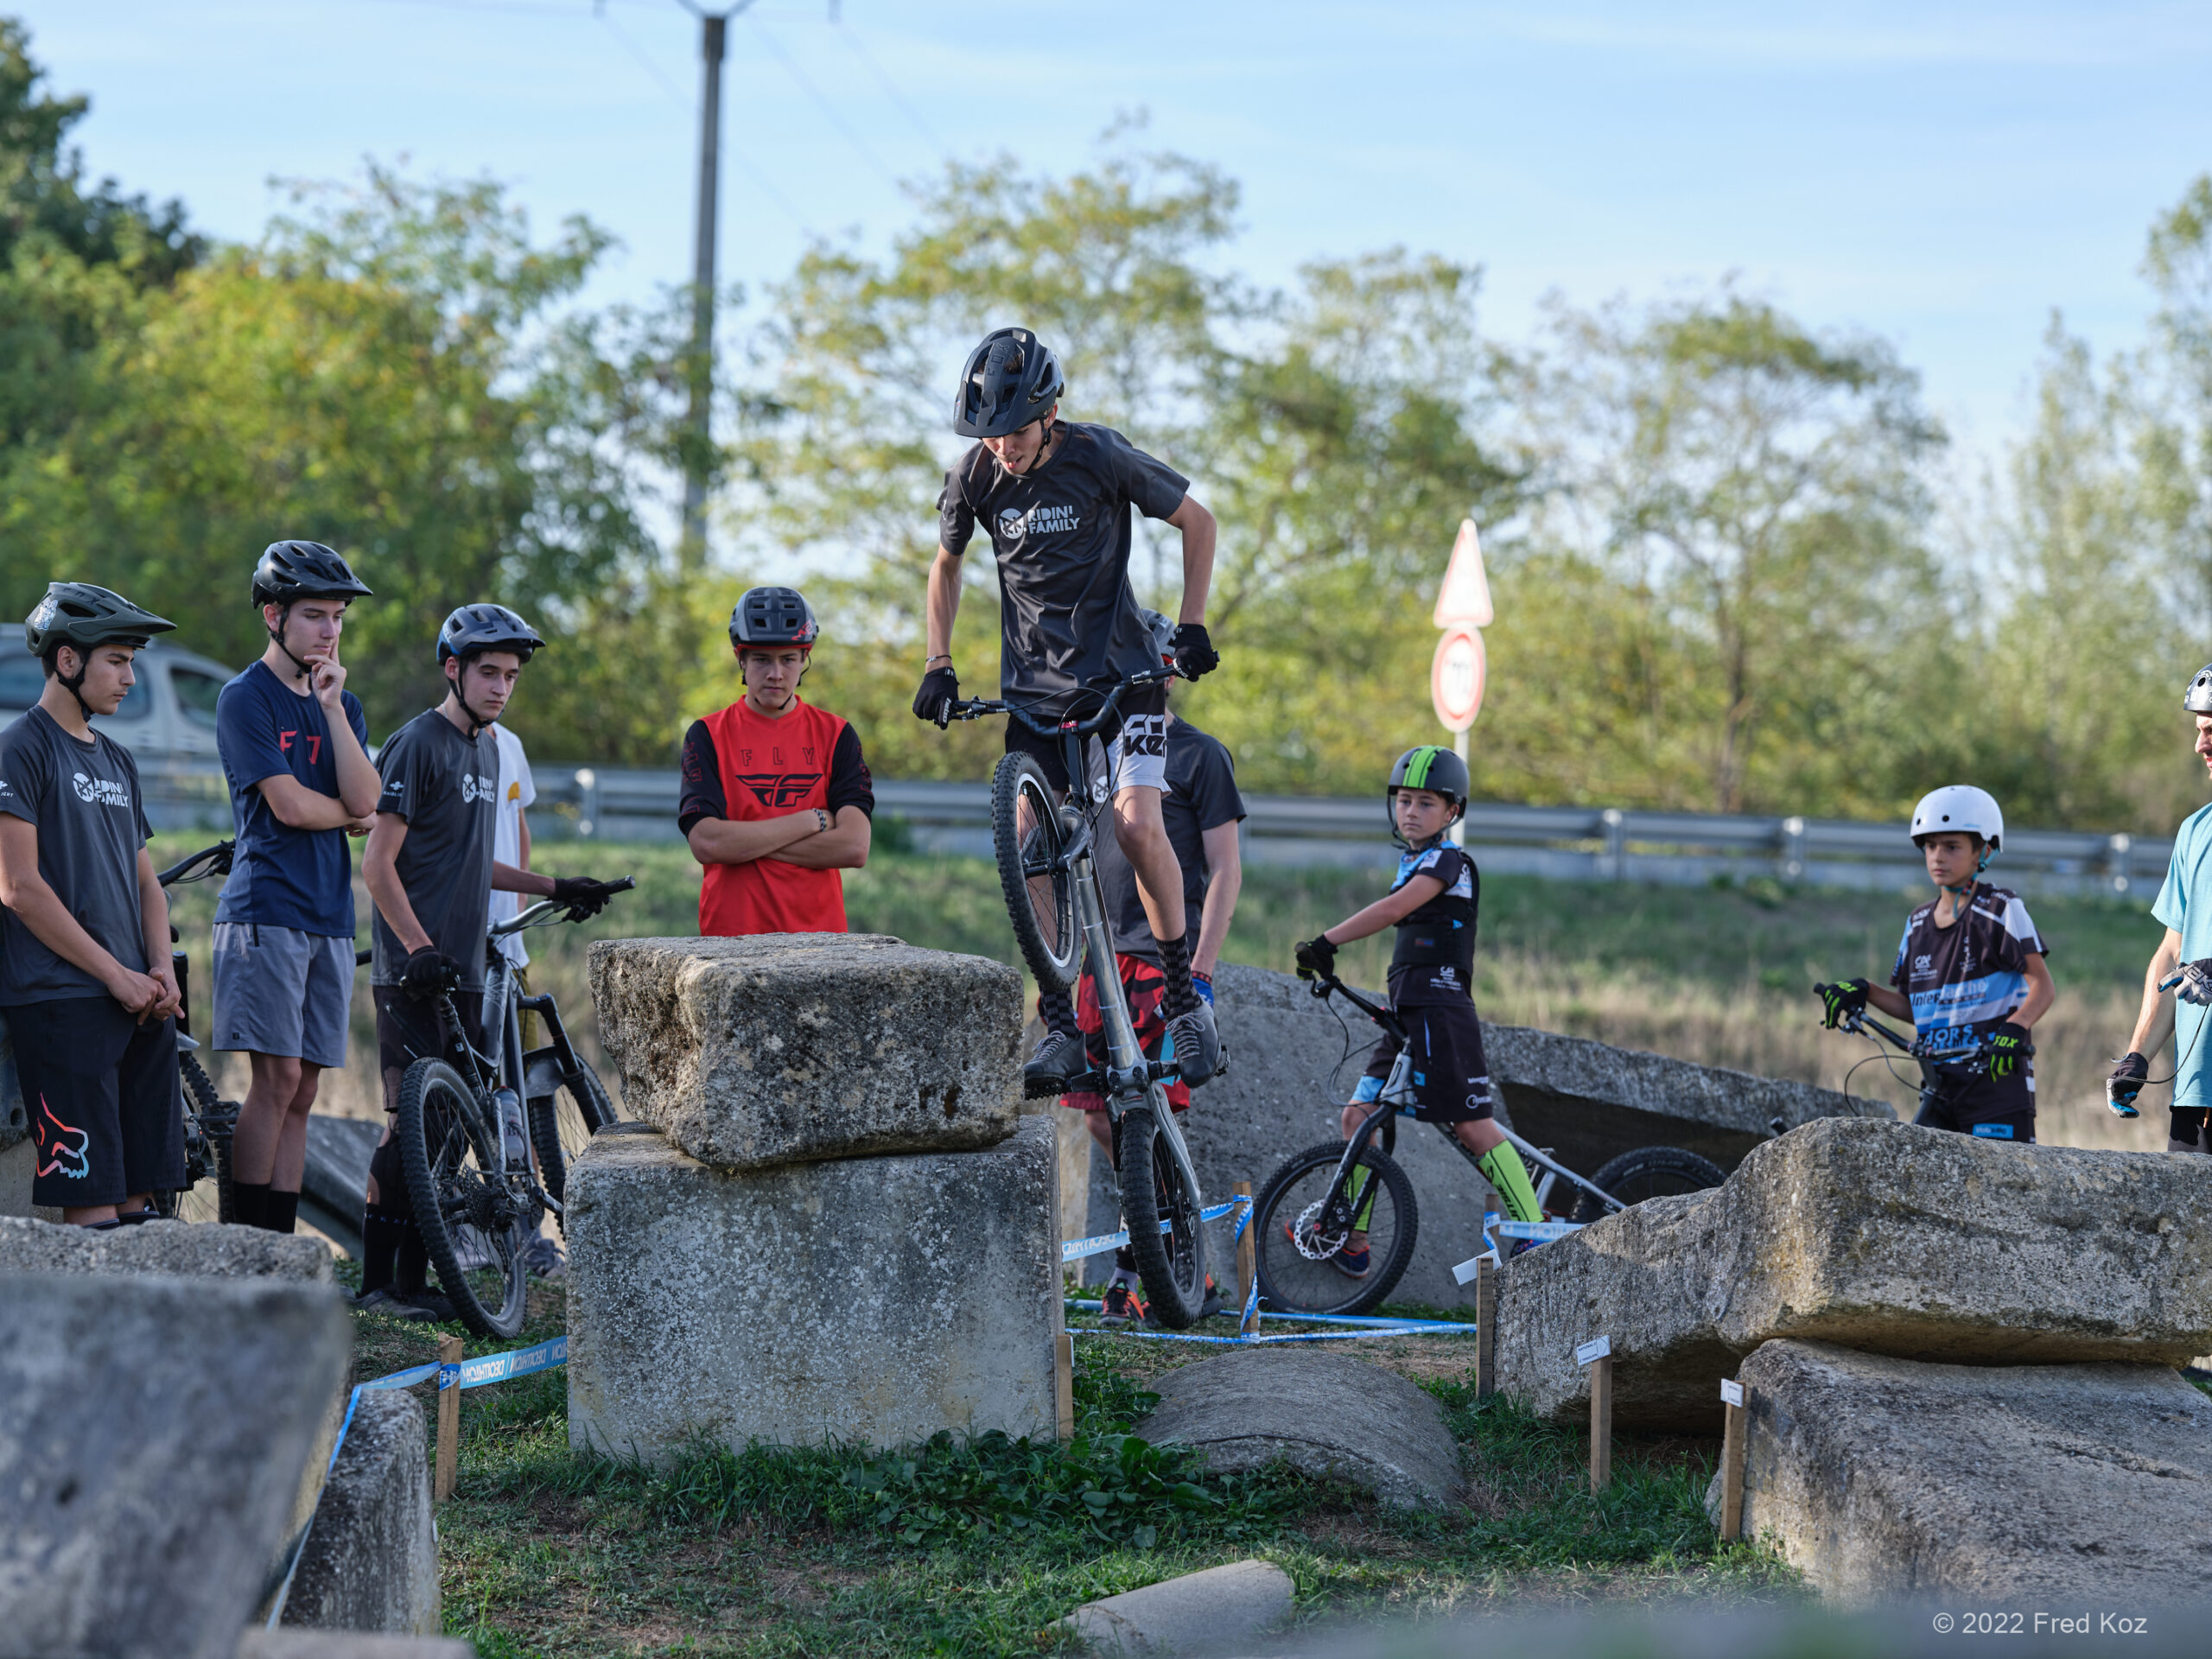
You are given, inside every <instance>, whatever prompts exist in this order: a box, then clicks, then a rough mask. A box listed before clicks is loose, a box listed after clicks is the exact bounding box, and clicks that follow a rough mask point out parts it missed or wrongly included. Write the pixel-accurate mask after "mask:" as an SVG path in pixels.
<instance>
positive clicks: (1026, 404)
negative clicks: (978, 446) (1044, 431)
mask: <svg viewBox="0 0 2212 1659" xmlns="http://www.w3.org/2000/svg"><path fill="white" fill-rule="evenodd" d="M1067 384H1068V383H1067V378H1066V377H1065V375H1063V374H1062V373H1061V372H1060V365H1059V359H1057V358H1055V357H1054V356H1053V355H1052V352H1051V351H1050V350H1049V349H1048V348H1047V347H1046V345H1045V343H1044V342H1043V341H1042V340H1039V339H1038V338H1037V336H1036V335H1034V334H1031V333H1030V332H1029V330H1027V328H995V329H993V330H992V331H991V332H990V333H989V334H986V335H984V336H983V343H982V345H980V346H977V347H976V349H975V350H974V351H972V352H970V353H968V364H967V366H966V367H965V368H963V369H962V370H961V371H960V389H959V391H956V392H955V393H954V394H953V396H952V429H953V430H954V431H955V432H957V433H958V434H959V435H961V436H962V437H963V438H1004V437H1011V436H1012V435H1014V433H1016V432H1019V431H1020V430H1021V429H1022V428H1023V427H1025V426H1027V425H1028V424H1029V423H1031V422H1032V421H1036V420H1041V419H1043V418H1044V417H1045V416H1046V415H1048V414H1050V413H1051V412H1052V405H1053V404H1057V403H1058V402H1059V400H1060V393H1061V392H1062V391H1065V390H1066V389H1067Z"/></svg>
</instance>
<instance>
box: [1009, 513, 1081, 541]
mask: <svg viewBox="0 0 2212 1659" xmlns="http://www.w3.org/2000/svg"><path fill="white" fill-rule="evenodd" d="M1082 527H1083V519H1082V518H1081V516H1080V515H1079V514H1077V512H1076V510H1075V509H1074V508H1073V507H1071V506H1065V505H1053V506H1035V507H1027V508H1023V507H1002V508H1001V509H1000V511H999V534H1000V535H1001V536H1003V537H1007V538H1008V539H1009V540H1010V539H1012V538H1013V537H1016V536H1024V535H1027V536H1059V535H1065V533H1066V532H1068V531H1072V530H1080V529H1081V528H1082Z"/></svg>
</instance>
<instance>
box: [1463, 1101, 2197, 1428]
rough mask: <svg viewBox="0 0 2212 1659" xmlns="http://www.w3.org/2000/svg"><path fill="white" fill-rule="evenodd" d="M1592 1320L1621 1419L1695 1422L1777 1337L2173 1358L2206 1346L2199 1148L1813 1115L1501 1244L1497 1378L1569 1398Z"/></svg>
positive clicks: (1976, 1351) (1919, 1350) (1941, 1357)
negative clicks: (1598, 1211)
mask: <svg viewBox="0 0 2212 1659" xmlns="http://www.w3.org/2000/svg"><path fill="white" fill-rule="evenodd" d="M1599 1335H1604V1336H1608V1337H1611V1338H1612V1346H1613V1355H1614V1359H1613V1418H1614V1421H1615V1422H1617V1423H1618V1424H1620V1425H1622V1426H1623V1427H1681V1428H1691V1429H1708V1430H1709V1429H1712V1428H1713V1427H1716V1426H1717V1425H1718V1423H1719V1379H1720V1378H1722V1377H1724V1376H1729V1375H1730V1374H1731V1373H1732V1367H1733V1364H1734V1362H1735V1360H1736V1358H1737V1357H1738V1356H1740V1355H1742V1354H1745V1353H1747V1352H1749V1351H1751V1349H1753V1348H1756V1347H1758V1344H1761V1343H1762V1342H1764V1341H1767V1340H1768V1339H1769V1338H1775V1337H1802V1338H1818V1339H1821V1340H1825V1341H1829V1342H1838V1343H1842V1344H1847V1345H1848V1346H1851V1347H1853V1348H1863V1349H1867V1350H1871V1351H1876V1352H1880V1353H1887V1354H1894V1355H1897V1356H1899V1357H1904V1358H1908V1359H1924V1360H1935V1361H1947V1362H1955V1363H1969V1364H2005V1365H2018V1364H2029V1363H2055V1362H2073V1363H2083V1362H2091V1361H2116V1362H2122V1363H2136V1364H2164V1365H2175V1364H2181V1363H2185V1362H2186V1361H2187V1360H2188V1359H2189V1358H2190V1356H2192V1355H2195V1354H2199V1353H2202V1352H2203V1351H2205V1350H2206V1348H2207V1347H2212V1165H2208V1164H2207V1163H2206V1161H2205V1160H2202V1159H2192V1158H2187V1157H2178V1156H2173V1155H2170V1154H2164V1153H2135V1152H2087V1151H2082V1150H2079V1149H2076V1148H2074V1147H2036V1146H2027V1147H2022V1146H2007V1145H2005V1144H2004V1143H2002V1142H1999V1141H1979V1140H1975V1139H1974V1138H1973V1137H1971V1136H1968V1135H1949V1134H1946V1133H1944V1132H1943V1131H1942V1130H1939V1129H1923V1128H1915V1127H1914V1126H1913V1125H1911V1124H1907V1123H1882V1122H1851V1121H1848V1120H1842V1119H1831V1120H1827V1121H1823V1122H1816V1123H1812V1124H1808V1126H1806V1127H1805V1128H1801V1129H1797V1130H1796V1131H1794V1132H1792V1133H1791V1134H1789V1135H1785V1136H1783V1138H1782V1139H1781V1140H1779V1141H1770V1142H1769V1143H1768V1144H1766V1145H1765V1146H1763V1147H1758V1148H1757V1149H1756V1150H1754V1151H1753V1152H1752V1153H1751V1155H1750V1156H1749V1157H1748V1158H1746V1159H1745V1160H1744V1161H1743V1163H1742V1165H1741V1166H1739V1167H1738V1169H1737V1170H1736V1172H1735V1173H1733V1174H1732V1175H1731V1176H1730V1177H1729V1178H1728V1179H1727V1181H1726V1183H1725V1184H1724V1185H1720V1186H1719V1187H1717V1188H1715V1189H1714V1190H1713V1191H1712V1192H1700V1193H1692V1194H1689V1195H1688V1196H1686V1197H1681V1198H1653V1199H1650V1200H1649V1201H1647V1202H1645V1203H1643V1204H1640V1205H1636V1206H1635V1207H1634V1208H1632V1209H1630V1210H1628V1211H1624V1212H1623V1213H1622V1214H1620V1215H1618V1216H1611V1217H1607V1218H1606V1219H1605V1220H1604V1221H1601V1222H1599V1223H1597V1224H1594V1225H1592V1226H1591V1227H1587V1228H1586V1229H1584V1230H1582V1231H1581V1232H1580V1233H1577V1234H1575V1235H1574V1236H1572V1237H1570V1238H1564V1239H1560V1241H1558V1242H1557V1243H1552V1244H1547V1245H1545V1246H1543V1247H1542V1248H1541V1249H1536V1250H1532V1251H1530V1252H1529V1253H1528V1254H1527V1255H1522V1256H1518V1257H1516V1258H1515V1259H1514V1260H1513V1261H1511V1262H1508V1263H1507V1264H1506V1267H1505V1271H1504V1272H1503V1274H1501V1275H1500V1278H1499V1281H1498V1310H1497V1363H1498V1380H1499V1386H1500V1387H1502V1388H1503V1389H1505V1390H1506V1391H1507V1392H1509V1393H1512V1394H1516V1395H1522V1396H1524V1397H1526V1398H1528V1399H1529V1400H1530V1401H1532V1402H1534V1403H1535V1406H1536V1408H1537V1409H1538V1410H1540V1411H1541V1412H1543V1413H1545V1414H1548V1415H1551V1416H1553V1417H1554V1418H1556V1419H1558V1420H1560V1421H1568V1420H1571V1419H1573V1418H1575V1417H1577V1416H1578V1415H1579V1414H1580V1413H1581V1412H1583V1411H1584V1410H1585V1409H1586V1405H1587V1401H1588V1392H1587V1390H1588V1376H1587V1374H1586V1372H1584V1371H1583V1370H1580V1368H1579V1367H1578V1366H1577V1365H1576V1364H1575V1363H1574V1353H1573V1351H1574V1348H1575V1346H1576V1344H1579V1343H1581V1342H1583V1341H1585V1340H1586V1339H1587V1338H1592V1337H1595V1336H1599Z"/></svg>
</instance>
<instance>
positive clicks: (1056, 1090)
mask: <svg viewBox="0 0 2212 1659" xmlns="http://www.w3.org/2000/svg"><path fill="white" fill-rule="evenodd" d="M1089 1070H1090V1060H1089V1059H1088V1058H1086V1057H1085V1055H1084V1052H1083V1039H1082V1037H1081V1036H1080V1035H1078V1034H1077V1033H1075V1032H1072V1031H1047V1032H1046V1033H1045V1038H1044V1040H1043V1041H1042V1042H1040V1043H1039V1044H1038V1045H1037V1052H1035V1053H1034V1054H1032V1055H1031V1056H1030V1057H1029V1064H1028V1065H1025V1066H1023V1067H1022V1068H1021V1091H1022V1093H1024V1094H1026V1095H1027V1096H1029V1098H1030V1099H1032V1100H1038V1099H1041V1098H1042V1097H1044V1096H1047V1095H1064V1094H1065V1093H1067V1091H1068V1088H1069V1085H1071V1084H1073V1083H1074V1082H1075V1080H1076V1079H1077V1077H1081V1076H1082V1075H1083V1074H1084V1072H1086V1071H1089Z"/></svg>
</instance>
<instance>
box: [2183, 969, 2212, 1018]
mask: <svg viewBox="0 0 2212 1659" xmlns="http://www.w3.org/2000/svg"><path fill="white" fill-rule="evenodd" d="M2174 995H2177V996H2178V997H2180V998H2181V1000H2182V1001H2184V1002H2194V1003H2195V1004H2196V1006H2197V1007H2200V1008H2201V1007H2207V1006H2208V1005H2212V957H2200V958H2199V959H2198V960H2197V961H2195V962H2190V963H2183V964H2182V970H2181V984H2180V985H2179V986H2178V987H2177V988H2176V989H2175V992H2174Z"/></svg>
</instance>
